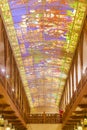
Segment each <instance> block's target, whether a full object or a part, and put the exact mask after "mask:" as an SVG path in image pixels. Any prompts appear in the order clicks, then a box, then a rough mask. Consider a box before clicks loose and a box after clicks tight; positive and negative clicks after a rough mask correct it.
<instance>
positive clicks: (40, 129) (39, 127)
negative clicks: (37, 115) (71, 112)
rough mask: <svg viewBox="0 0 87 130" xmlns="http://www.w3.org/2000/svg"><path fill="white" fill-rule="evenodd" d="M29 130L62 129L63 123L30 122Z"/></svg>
mask: <svg viewBox="0 0 87 130" xmlns="http://www.w3.org/2000/svg"><path fill="white" fill-rule="evenodd" d="M27 128H28V130H62V125H61V124H28V125H27Z"/></svg>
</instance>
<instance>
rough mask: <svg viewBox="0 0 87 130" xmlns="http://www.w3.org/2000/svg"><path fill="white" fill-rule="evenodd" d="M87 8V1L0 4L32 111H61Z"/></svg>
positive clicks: (20, 0)
mask: <svg viewBox="0 0 87 130" xmlns="http://www.w3.org/2000/svg"><path fill="white" fill-rule="evenodd" d="M86 5H87V3H86V0H78V1H77V0H2V1H0V7H1V12H2V17H3V20H4V23H5V26H6V29H7V33H8V37H9V40H10V44H11V47H12V49H13V52H14V55H15V58H16V61H17V65H18V68H19V71H20V75H21V78H22V81H23V84H24V88H25V91H26V94H27V97H28V99H29V103H30V106H31V108H38V107H45V108H46V107H50V108H51V107H52V108H58V105H59V102H60V98H61V95H62V92H63V88H64V85H65V81H66V78H67V75H68V71H69V69H70V65H71V62H72V58H73V54H74V51H75V48H76V46H77V42H78V38H79V35H80V31H81V28H82V24H83V20H84V17H85V11H86Z"/></svg>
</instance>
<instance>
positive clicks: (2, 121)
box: [0, 115, 4, 126]
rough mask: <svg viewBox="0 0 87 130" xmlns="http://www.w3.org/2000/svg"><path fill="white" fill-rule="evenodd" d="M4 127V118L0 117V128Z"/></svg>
mask: <svg viewBox="0 0 87 130" xmlns="http://www.w3.org/2000/svg"><path fill="white" fill-rule="evenodd" d="M3 125H4V118H3V116H2V115H0V126H3Z"/></svg>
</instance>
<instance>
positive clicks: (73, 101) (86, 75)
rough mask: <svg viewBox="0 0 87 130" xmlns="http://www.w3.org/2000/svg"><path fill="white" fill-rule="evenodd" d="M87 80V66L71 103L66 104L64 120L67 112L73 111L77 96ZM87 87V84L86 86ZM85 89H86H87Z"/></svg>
mask: <svg viewBox="0 0 87 130" xmlns="http://www.w3.org/2000/svg"><path fill="white" fill-rule="evenodd" d="M86 82H87V68H86V70H85V74H83V76H82V79H81V80H80V82H79V84H78V86H77V90H76V91H75V92H74V94H73V97H72V99H71V100H70V103H69V104H68V105H67V106H66V109H65V112H64V114H63V120H65V119H66V117H67V114H68V113H69V112H70V111H71V109H72V108H73V105H74V103H75V102H76V99H77V97H78V96H79V95H80V93H81V91H82V89H83V88H84V87H85V83H86ZM86 89H87V86H86ZM86 89H85V90H86Z"/></svg>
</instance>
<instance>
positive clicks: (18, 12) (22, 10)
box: [12, 8, 27, 16]
mask: <svg viewBox="0 0 87 130" xmlns="http://www.w3.org/2000/svg"><path fill="white" fill-rule="evenodd" d="M26 13H27V12H26V8H19V9H13V10H12V16H19V15H25V14H26Z"/></svg>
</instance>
